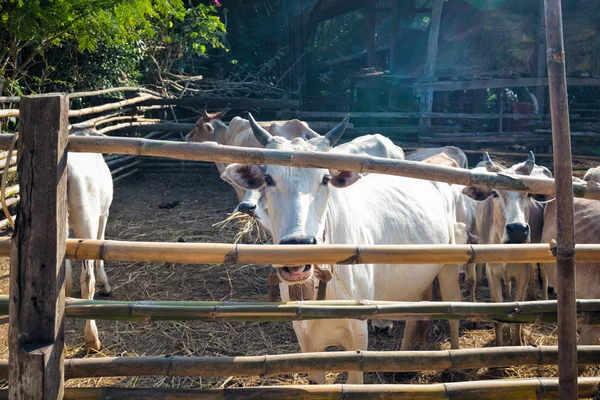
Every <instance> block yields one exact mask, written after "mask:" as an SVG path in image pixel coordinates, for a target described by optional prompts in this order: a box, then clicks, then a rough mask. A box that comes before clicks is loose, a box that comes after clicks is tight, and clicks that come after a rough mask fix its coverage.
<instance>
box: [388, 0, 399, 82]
mask: <svg viewBox="0 0 600 400" xmlns="http://www.w3.org/2000/svg"><path fill="white" fill-rule="evenodd" d="M400 1H401V0H392V32H391V33H390V62H389V67H388V69H389V70H390V73H391V74H393V73H394V72H395V71H396V68H397V67H398V63H397V58H398V31H399V30H400Z"/></svg>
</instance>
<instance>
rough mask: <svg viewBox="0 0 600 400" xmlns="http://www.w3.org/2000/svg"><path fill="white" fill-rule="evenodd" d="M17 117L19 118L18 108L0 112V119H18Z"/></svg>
mask: <svg viewBox="0 0 600 400" xmlns="http://www.w3.org/2000/svg"><path fill="white" fill-rule="evenodd" d="M18 116H19V109H18V108H11V109H8V110H0V118H8V117H18Z"/></svg>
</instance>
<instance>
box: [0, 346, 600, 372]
mask: <svg viewBox="0 0 600 400" xmlns="http://www.w3.org/2000/svg"><path fill="white" fill-rule="evenodd" d="M577 353H578V355H579V365H591V364H596V363H597V362H598V358H599V357H600V347H599V346H579V347H578V349H577ZM557 363H558V347H557V346H526V347H490V348H480V349H464V350H438V351H362V350H357V351H336V352H320V353H319V352H316V353H295V354H281V355H262V356H246V357H183V356H170V355H166V356H147V357H102V358H84V359H70V360H65V379H77V378H101V377H116V376H151V375H154V376H201V377H217V376H273V375H282V374H298V373H314V372H344V371H362V372H422V371H431V370H438V371H442V370H460V369H471V368H476V369H477V368H501V367H510V366H513V365H539V366H542V365H557ZM7 376H8V360H0V379H6V377H7Z"/></svg>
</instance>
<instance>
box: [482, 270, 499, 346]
mask: <svg viewBox="0 0 600 400" xmlns="http://www.w3.org/2000/svg"><path fill="white" fill-rule="evenodd" d="M501 268H502V264H487V265H486V268H485V272H486V275H487V280H488V285H489V287H490V295H491V296H492V301H494V302H495V303H502V279H500V275H498V274H495V273H494V270H495V269H501ZM494 328H495V330H496V346H502V323H500V322H495V323H494Z"/></svg>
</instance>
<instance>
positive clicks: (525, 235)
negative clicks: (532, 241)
mask: <svg viewBox="0 0 600 400" xmlns="http://www.w3.org/2000/svg"><path fill="white" fill-rule="evenodd" d="M506 237H507V238H508V240H507V241H506V243H527V242H529V225H527V224H523V223H520V222H514V223H512V224H507V225H506Z"/></svg>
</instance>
